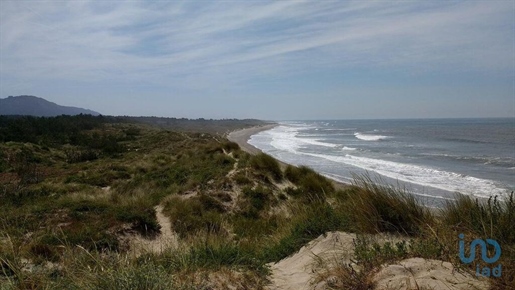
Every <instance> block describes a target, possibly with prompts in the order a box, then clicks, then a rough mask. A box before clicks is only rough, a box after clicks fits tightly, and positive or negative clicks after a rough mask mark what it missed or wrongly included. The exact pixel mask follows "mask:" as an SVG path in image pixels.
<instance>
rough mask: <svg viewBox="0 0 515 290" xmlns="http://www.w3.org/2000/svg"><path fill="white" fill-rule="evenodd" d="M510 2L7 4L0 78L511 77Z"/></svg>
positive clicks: (204, 82)
mask: <svg viewBox="0 0 515 290" xmlns="http://www.w3.org/2000/svg"><path fill="white" fill-rule="evenodd" d="M514 5H515V4H514V3H513V2H512V1H459V2H454V1H449V2H441V1H437V2H427V1H422V2H413V1H409V2H405V1H400V2H384V1H346V2H340V1H318V2H311V1H251V2H247V1H242V2H236V1H230V2H225V1H221V2H209V1H199V2H196V1H193V2H188V1H181V2H175V1H173V2H160V1H158V2H148V1H128V2H125V1H124V2H121V1H120V2H117V1H108V2H106V3H103V2H101V1H93V0H91V1H70V2H61V1H37V2H36V1H34V2H32V1H1V2H0V78H1V79H0V80H1V81H2V85H3V86H4V87H6V86H8V85H9V84H7V83H6V82H7V80H11V79H15V80H16V81H17V82H19V81H23V80H25V81H27V82H31V81H44V80H62V81H80V82H92V83H94V82H102V81H112V82H122V83H124V82H126V83H133V82H135V81H137V82H140V83H142V84H154V85H162V86H168V87H170V88H174V87H175V86H177V87H182V88H186V89H187V88H198V87H213V86H215V87H216V85H217V84H220V83H224V84H226V85H227V86H232V87H235V88H245V87H246V85H247V82H249V81H252V80H255V79H259V78H276V79H281V78H286V77H291V76H295V75H299V74H302V73H304V72H306V71H314V72H317V71H321V72H323V71H327V70H336V71H339V72H346V71H352V70H355V69H379V70H401V71H407V72H408V73H410V74H424V73H427V72H430V73H437V72H438V71H441V70H445V71H448V72H449V71H450V72H471V73H479V74H490V75H503V74H504V75H506V74H511V75H513V68H514V66H515V59H514V47H513V43H514V35H515V33H514V32H515V31H514V28H513V19H512V18H513V12H514ZM2 92H3V91H2Z"/></svg>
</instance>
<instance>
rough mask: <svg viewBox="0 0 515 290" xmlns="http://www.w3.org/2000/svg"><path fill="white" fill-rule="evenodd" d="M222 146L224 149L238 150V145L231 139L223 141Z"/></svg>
mask: <svg viewBox="0 0 515 290" xmlns="http://www.w3.org/2000/svg"><path fill="white" fill-rule="evenodd" d="M222 146H223V148H224V149H225V150H227V151H229V152H234V151H237V150H240V145H238V143H235V142H232V141H227V142H224V143H223V145H222Z"/></svg>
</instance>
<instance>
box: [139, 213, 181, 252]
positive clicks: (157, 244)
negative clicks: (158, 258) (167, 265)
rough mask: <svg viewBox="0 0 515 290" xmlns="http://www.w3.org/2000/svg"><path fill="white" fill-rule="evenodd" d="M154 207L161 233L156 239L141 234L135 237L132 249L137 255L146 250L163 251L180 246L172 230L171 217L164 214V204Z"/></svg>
mask: <svg viewBox="0 0 515 290" xmlns="http://www.w3.org/2000/svg"><path fill="white" fill-rule="evenodd" d="M154 209H155V210H156V219H157V222H158V223H159V225H160V226H161V234H160V235H159V236H157V237H156V238H155V239H146V238H143V237H141V236H136V237H134V239H133V240H131V250H132V252H133V254H135V255H136V256H139V255H141V254H143V253H146V252H151V253H161V252H163V251H164V250H166V249H169V248H177V247H178V237H177V234H176V233H174V232H173V231H172V223H171V222H170V219H169V218H168V217H166V216H165V215H164V214H163V206H162V205H158V206H156V207H154Z"/></svg>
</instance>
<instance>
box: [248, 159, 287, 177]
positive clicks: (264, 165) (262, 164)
mask: <svg viewBox="0 0 515 290" xmlns="http://www.w3.org/2000/svg"><path fill="white" fill-rule="evenodd" d="M249 163H250V166H251V167H252V168H254V169H255V170H257V171H258V172H260V173H262V174H263V175H265V176H268V175H270V176H271V177H272V178H273V179H274V180H276V181H280V180H281V179H282V178H283V172H282V170H281V167H280V166H279V162H277V160H275V159H274V158H273V157H271V156H270V155H267V154H265V153H259V154H257V155H254V156H252V157H251V158H250V161H249Z"/></svg>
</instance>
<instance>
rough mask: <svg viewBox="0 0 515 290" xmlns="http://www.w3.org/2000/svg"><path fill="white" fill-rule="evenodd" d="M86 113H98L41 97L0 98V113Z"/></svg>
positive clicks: (54, 114) (41, 115) (30, 114)
mask: <svg viewBox="0 0 515 290" xmlns="http://www.w3.org/2000/svg"><path fill="white" fill-rule="evenodd" d="M79 114H88V115H93V116H98V115H100V113H98V112H95V111H93V110H89V109H84V108H79V107H72V106H61V105H58V104H56V103H53V102H50V101H48V100H45V99H44V98H41V97H36V96H30V95H20V96H9V97H7V98H5V99H0V115H28V116H37V117H53V116H59V115H79Z"/></svg>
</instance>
